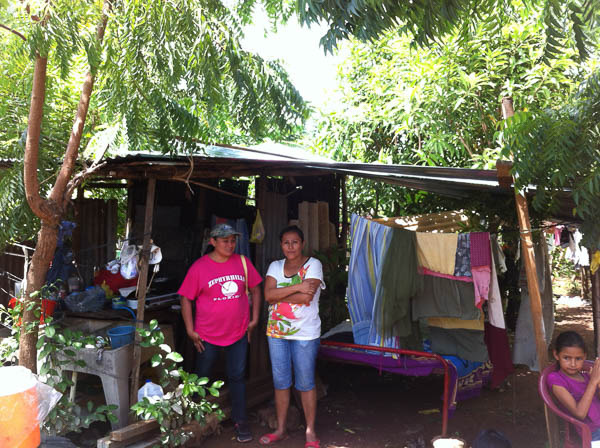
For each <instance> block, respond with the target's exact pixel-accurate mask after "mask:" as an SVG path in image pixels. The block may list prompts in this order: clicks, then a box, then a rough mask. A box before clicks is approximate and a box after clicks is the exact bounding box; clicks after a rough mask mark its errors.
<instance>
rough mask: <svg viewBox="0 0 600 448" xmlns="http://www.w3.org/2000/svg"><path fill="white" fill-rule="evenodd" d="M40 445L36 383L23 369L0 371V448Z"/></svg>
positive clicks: (6, 368)
mask: <svg viewBox="0 0 600 448" xmlns="http://www.w3.org/2000/svg"><path fill="white" fill-rule="evenodd" d="M39 444H40V424H39V420H38V399H37V391H36V380H35V377H34V376H33V374H32V373H31V371H29V370H28V369H26V368H24V367H19V366H11V367H2V368H1V369H0V447H1V448H9V447H10V448H37V447H38V446H39Z"/></svg>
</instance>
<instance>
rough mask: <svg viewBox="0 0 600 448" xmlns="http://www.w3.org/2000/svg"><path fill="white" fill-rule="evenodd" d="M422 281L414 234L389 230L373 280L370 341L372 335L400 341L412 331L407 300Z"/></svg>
mask: <svg viewBox="0 0 600 448" xmlns="http://www.w3.org/2000/svg"><path fill="white" fill-rule="evenodd" d="M422 278H423V276H421V275H419V274H418V263H417V240H416V234H415V232H411V231H410V230H404V229H396V228H394V229H392V235H391V240H390V245H389V247H388V250H387V252H386V254H385V258H384V260H383V266H382V268H381V275H380V277H379V278H378V279H377V289H376V291H375V302H374V304H373V323H372V325H371V329H370V331H369V340H370V341H371V340H372V338H373V337H374V336H375V335H378V336H381V337H383V338H384V339H387V338H401V337H406V336H408V335H409V334H410V333H411V332H412V323H411V315H410V300H411V298H413V297H415V295H417V293H418V292H419V290H420V289H421V280H422ZM432 278H435V277H432Z"/></svg>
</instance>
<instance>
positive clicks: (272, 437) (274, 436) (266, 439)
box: [258, 433, 319, 448]
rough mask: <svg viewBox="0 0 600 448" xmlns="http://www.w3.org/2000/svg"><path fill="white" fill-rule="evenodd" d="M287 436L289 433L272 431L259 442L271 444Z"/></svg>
mask: <svg viewBox="0 0 600 448" xmlns="http://www.w3.org/2000/svg"><path fill="white" fill-rule="evenodd" d="M287 438H288V435H287V434H283V435H282V436H278V435H277V434H273V433H270V434H265V435H264V436H262V437H261V438H260V439H258V443H259V444H260V445H271V444H273V443H275V442H279V441H280V440H285V439H287ZM317 448H319V447H317Z"/></svg>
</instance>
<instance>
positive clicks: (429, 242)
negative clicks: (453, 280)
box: [412, 232, 458, 275]
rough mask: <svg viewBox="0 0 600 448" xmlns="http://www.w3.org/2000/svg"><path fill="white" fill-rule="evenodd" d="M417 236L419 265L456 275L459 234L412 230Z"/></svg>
mask: <svg viewBox="0 0 600 448" xmlns="http://www.w3.org/2000/svg"><path fill="white" fill-rule="evenodd" d="M412 233H415V234H416V238H417V257H418V260H419V266H421V267H424V268H427V269H429V270H431V271H435V272H439V273H441V274H447V275H454V269H455V265H454V261H455V257H456V247H457V243H458V234H456V233H426V232H412Z"/></svg>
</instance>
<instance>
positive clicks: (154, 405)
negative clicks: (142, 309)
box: [131, 320, 223, 446]
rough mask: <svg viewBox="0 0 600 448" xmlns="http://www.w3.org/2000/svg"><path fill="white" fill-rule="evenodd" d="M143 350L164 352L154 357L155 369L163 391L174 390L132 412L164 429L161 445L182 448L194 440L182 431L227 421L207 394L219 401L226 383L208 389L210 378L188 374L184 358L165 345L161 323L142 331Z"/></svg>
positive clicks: (134, 407) (136, 405)
mask: <svg viewBox="0 0 600 448" xmlns="http://www.w3.org/2000/svg"><path fill="white" fill-rule="evenodd" d="M137 331H138V333H139V334H140V336H141V338H142V339H141V343H140V345H141V346H142V347H157V348H159V349H160V352H159V353H157V354H155V355H154V356H153V357H152V367H157V368H159V371H160V382H161V385H162V387H163V388H172V389H173V390H172V391H170V392H167V393H166V394H165V395H164V397H163V398H162V399H159V400H154V399H149V398H148V397H144V398H142V400H141V401H139V402H137V403H136V404H134V405H133V406H132V407H131V409H132V410H133V411H134V412H135V414H136V415H137V416H138V417H142V418H143V419H146V420H147V419H150V418H154V419H156V421H157V422H158V424H159V425H160V431H161V433H162V434H161V443H162V445H164V446H179V445H183V444H185V443H186V442H187V441H188V440H189V439H190V437H191V434H188V433H186V432H185V431H184V430H183V429H182V427H183V426H184V425H185V424H186V423H190V422H191V421H193V420H195V421H197V422H199V423H202V422H204V421H205V419H206V417H207V416H208V415H210V414H214V415H216V416H217V418H219V419H221V418H223V411H221V410H220V409H219V407H218V405H217V404H215V403H211V402H209V401H208V400H206V397H207V393H208V394H210V395H212V396H214V397H218V396H219V389H220V388H221V386H222V385H223V381H214V382H213V383H212V384H210V385H208V383H209V380H208V378H205V377H203V378H199V377H198V375H196V374H193V373H188V372H186V371H185V370H183V369H182V368H181V367H178V366H177V364H179V363H180V362H182V361H183V357H182V356H181V355H180V354H179V353H177V352H174V351H172V350H171V347H169V346H168V345H166V344H165V337H164V334H163V333H162V331H160V329H159V327H158V322H157V321H156V320H152V321H151V322H150V324H149V329H138V330H137Z"/></svg>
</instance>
